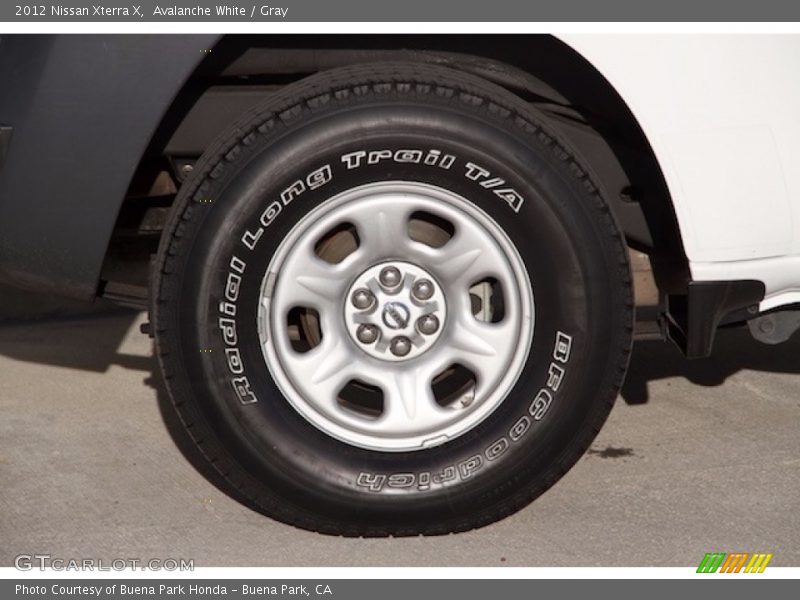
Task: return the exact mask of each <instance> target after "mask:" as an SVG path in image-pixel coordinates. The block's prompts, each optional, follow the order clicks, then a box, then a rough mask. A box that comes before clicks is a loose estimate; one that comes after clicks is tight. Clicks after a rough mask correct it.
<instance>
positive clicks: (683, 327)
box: [667, 279, 766, 358]
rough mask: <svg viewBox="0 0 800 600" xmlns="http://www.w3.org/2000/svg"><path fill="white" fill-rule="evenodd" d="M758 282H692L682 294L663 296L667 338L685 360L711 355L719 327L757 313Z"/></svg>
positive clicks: (760, 285)
mask: <svg viewBox="0 0 800 600" xmlns="http://www.w3.org/2000/svg"><path fill="white" fill-rule="evenodd" d="M765 292H766V288H765V286H764V283H763V282H762V281H756V280H749V279H746V280H739V281H692V282H690V283H689V286H688V291H687V293H686V294H685V295H671V296H668V297H667V335H668V337H669V338H670V339H671V340H672V341H673V342H675V344H677V345H678V347H679V348H680V349H681V350H682V351H683V353H684V354H685V355H686V357H687V358H704V357H706V356H709V355H710V354H711V350H712V348H713V346H714V337H715V336H716V333H717V329H718V328H719V326H720V325H725V324H727V323H734V322H737V321H746V320H747V319H748V318H752V317H753V316H754V315H756V314H758V305H759V303H760V302H761V301H762V300H763V299H764V294H765Z"/></svg>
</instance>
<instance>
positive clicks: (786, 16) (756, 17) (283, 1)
mask: <svg viewBox="0 0 800 600" xmlns="http://www.w3.org/2000/svg"><path fill="white" fill-rule="evenodd" d="M23 21H25V22H41V23H59V22H64V23H77V22H160V21H161V22H281V21H287V22H288V21H291V22H313V21H317V22H348V21H356V22H370V21H371V22H395V21H401V22H402V21H406V22H409V21H411V22H461V23H469V22H473V23H474V22H506V21H508V22H521V21H523V22H524V21H530V22H641V21H650V22H659V21H661V22H751V21H752V22H767V21H800V2H797V1H796V0H759V1H758V2H755V1H753V0H668V1H663V0H402V1H400V2H381V1H379V0H275V3H274V4H267V3H266V2H264V1H261V0H229V1H227V2H225V1H219V2H213V1H208V0H194V1H190V0H182V1H180V0H179V1H169V0H167V1H164V2H161V1H154V0H133V1H132V2H128V1H126V0H85V1H76V0H72V1H70V0H66V1H63V2H58V1H56V2H50V1H45V2H41V3H40V2H36V3H33V2H23V1H21V0H18V1H16V2H14V1H13V0H12V2H3V3H2V4H0V22H12V23H13V22H23Z"/></svg>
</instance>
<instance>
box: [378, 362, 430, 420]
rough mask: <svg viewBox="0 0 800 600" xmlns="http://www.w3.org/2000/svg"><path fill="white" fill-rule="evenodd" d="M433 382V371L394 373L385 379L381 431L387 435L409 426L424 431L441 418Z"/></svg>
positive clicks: (420, 370) (419, 370)
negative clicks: (434, 395) (384, 431)
mask: <svg viewBox="0 0 800 600" xmlns="http://www.w3.org/2000/svg"><path fill="white" fill-rule="evenodd" d="M431 379H432V376H431V373H430V368H427V369H406V370H401V371H395V372H393V373H388V374H387V375H386V376H385V377H383V380H382V388H383V392H384V413H383V416H382V417H381V427H382V429H384V430H386V431H388V432H391V431H392V430H397V431H402V430H407V429H408V428H409V427H414V428H416V429H423V428H424V427H425V425H426V424H431V423H435V422H436V420H437V419H440V418H441V414H439V413H442V412H443V411H442V410H441V409H440V408H439V407H438V406H437V404H436V400H435V399H434V397H433V391H432V390H431Z"/></svg>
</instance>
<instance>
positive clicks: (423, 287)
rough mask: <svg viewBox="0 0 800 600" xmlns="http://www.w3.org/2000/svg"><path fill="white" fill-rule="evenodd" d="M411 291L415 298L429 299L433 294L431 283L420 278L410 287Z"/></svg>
mask: <svg viewBox="0 0 800 600" xmlns="http://www.w3.org/2000/svg"><path fill="white" fill-rule="evenodd" d="M411 293H412V294H414V298H416V299H417V300H429V299H430V297H431V296H433V284H432V283H431V282H430V281H428V280H427V279H420V280H418V281H417V282H416V283H415V284H414V287H413V288H411Z"/></svg>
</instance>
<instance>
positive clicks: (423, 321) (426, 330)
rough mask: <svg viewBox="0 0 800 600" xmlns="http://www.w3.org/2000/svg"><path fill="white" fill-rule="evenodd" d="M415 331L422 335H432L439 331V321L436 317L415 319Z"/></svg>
mask: <svg viewBox="0 0 800 600" xmlns="http://www.w3.org/2000/svg"><path fill="white" fill-rule="evenodd" d="M417 329H418V330H419V332H420V333H421V334H423V335H432V334H434V333H436V331H437V330H438V329H439V319H437V318H436V315H423V316H421V317H420V318H419V319H417Z"/></svg>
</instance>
